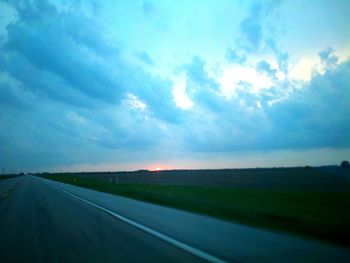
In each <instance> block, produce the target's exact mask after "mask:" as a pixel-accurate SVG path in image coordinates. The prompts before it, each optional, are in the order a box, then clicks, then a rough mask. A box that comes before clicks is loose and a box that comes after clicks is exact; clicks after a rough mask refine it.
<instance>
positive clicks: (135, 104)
mask: <svg viewBox="0 0 350 263" xmlns="http://www.w3.org/2000/svg"><path fill="white" fill-rule="evenodd" d="M126 97H127V99H125V100H124V105H127V106H128V107H129V108H131V109H133V110H141V111H144V110H146V108H147V104H146V103H144V102H143V101H141V100H140V99H139V98H138V97H137V96H135V95H134V94H131V93H128V94H127V95H126Z"/></svg>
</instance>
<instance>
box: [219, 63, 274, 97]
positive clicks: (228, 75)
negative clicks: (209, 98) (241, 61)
mask: <svg viewBox="0 0 350 263" xmlns="http://www.w3.org/2000/svg"><path fill="white" fill-rule="evenodd" d="M218 82H219V83H220V84H221V92H222V94H223V95H224V96H225V97H227V98H231V97H232V96H233V95H234V94H235V91H236V89H237V88H239V87H240V86H242V83H246V84H249V85H251V90H250V92H252V93H259V91H261V90H262V89H268V88H270V87H271V86H272V85H273V83H272V80H271V78H270V77H269V76H267V75H265V74H259V73H258V72H257V71H256V70H255V69H254V68H250V67H244V66H239V65H234V66H230V67H228V68H226V69H223V74H222V76H221V78H220V79H219V80H218Z"/></svg>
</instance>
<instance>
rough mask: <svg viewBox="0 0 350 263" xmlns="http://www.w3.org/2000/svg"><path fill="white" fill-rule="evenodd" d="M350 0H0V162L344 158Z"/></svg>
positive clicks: (348, 131)
mask: <svg viewBox="0 0 350 263" xmlns="http://www.w3.org/2000/svg"><path fill="white" fill-rule="evenodd" d="M349 14H350V1H348V0H332V1H330V0H327V1H325V0H309V1H304V0H281V1H278V0H275V1H268V0H260V1H259V0H256V1H241V0H236V1H235V0H230V1H228V0H201V1H200V0H192V1H188V0H178V1H172V0H162V1H161V0H159V1H156V0H146V1H143V0H142V1H141V0H140V1H139V0H128V1H127V0H125V1H112V0H110V1H108V0H106V1H97V0H91V1H89V0H79V1H78V0H76V1H73V0H69V1H68V0H36V1H35V0H32V1H29V0H8V1H3V0H0V167H1V168H3V169H4V170H5V171H13V170H15V171H110V170H138V169H155V168H156V167H159V168H162V169H175V168H176V169H182V168H189V169H195V168H241V167H272V166H278V167H280V166H300V165H323V164H339V163H340V162H341V161H342V160H348V159H350V114H349V113H350V27H349V25H350V17H349Z"/></svg>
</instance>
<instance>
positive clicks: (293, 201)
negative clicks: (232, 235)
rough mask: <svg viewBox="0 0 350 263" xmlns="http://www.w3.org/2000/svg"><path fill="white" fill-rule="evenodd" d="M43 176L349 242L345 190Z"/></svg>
mask: <svg viewBox="0 0 350 263" xmlns="http://www.w3.org/2000/svg"><path fill="white" fill-rule="evenodd" d="M46 178H49V179H53V180H57V181H61V182H64V183H69V184H73V185H77V186H82V187H86V188H91V189H95V190H98V191H102V192H107V193H112V194H116V195H121V196H125V197H129V198H134V199H137V200H142V201H146V202H151V203H155V204H159V205H164V206H169V207H175V208H178V209H182V210H187V211H191V212H196V213H200V214H205V215H209V216H212V217H216V218H220V219H224V220H228V221H233V222H239V223H244V224H249V225H254V226H258V227H263V228H269V229H273V230H277V231H282V232H289V233H294V234H297V235H306V236H309V237H313V238H317V239H322V240H326V241H330V242H333V243H338V244H342V245H346V246H350V193H349V192H346V193H344V192H305V191H273V190H254V189H237V188H219V187H201V186H167V185H142V184H118V185H117V184H111V183H108V182H106V181H102V180H97V179H89V178H83V177H74V176H72V175H62V174H61V175H49V176H46Z"/></svg>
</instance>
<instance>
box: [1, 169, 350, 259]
mask: <svg viewBox="0 0 350 263" xmlns="http://www.w3.org/2000/svg"><path fill="white" fill-rule="evenodd" d="M220 260H222V261H227V262H273V261H279V262H281V261H282V262H350V250H349V249H346V248H343V247H338V246H334V245H330V244H328V243H322V242H318V241H315V240H307V239H304V238H300V237H295V236H288V235H284V234H279V233H273V232H270V231H265V230H260V229H257V228H253V227H247V226H243V225H240V224H234V223H229V222H225V221H221V220H216V219H213V218H209V217H205V216H201V215H196V214H192V213H188V212H183V211H179V210H176V209H171V208H166V207H161V206H157V205H153V204H148V203H144V202H140V201H135V200H131V199H128V198H124V197H119V196H114V195H110V194H106V193H100V192H96V191H92V190H89V189H84V188H80V187H76V186H72V185H67V184H63V183H59V182H55V181H51V180H47V179H43V178H38V177H34V176H22V177H17V178H13V179H6V180H1V181H0V262H205V261H218V262H219V261H220Z"/></svg>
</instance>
